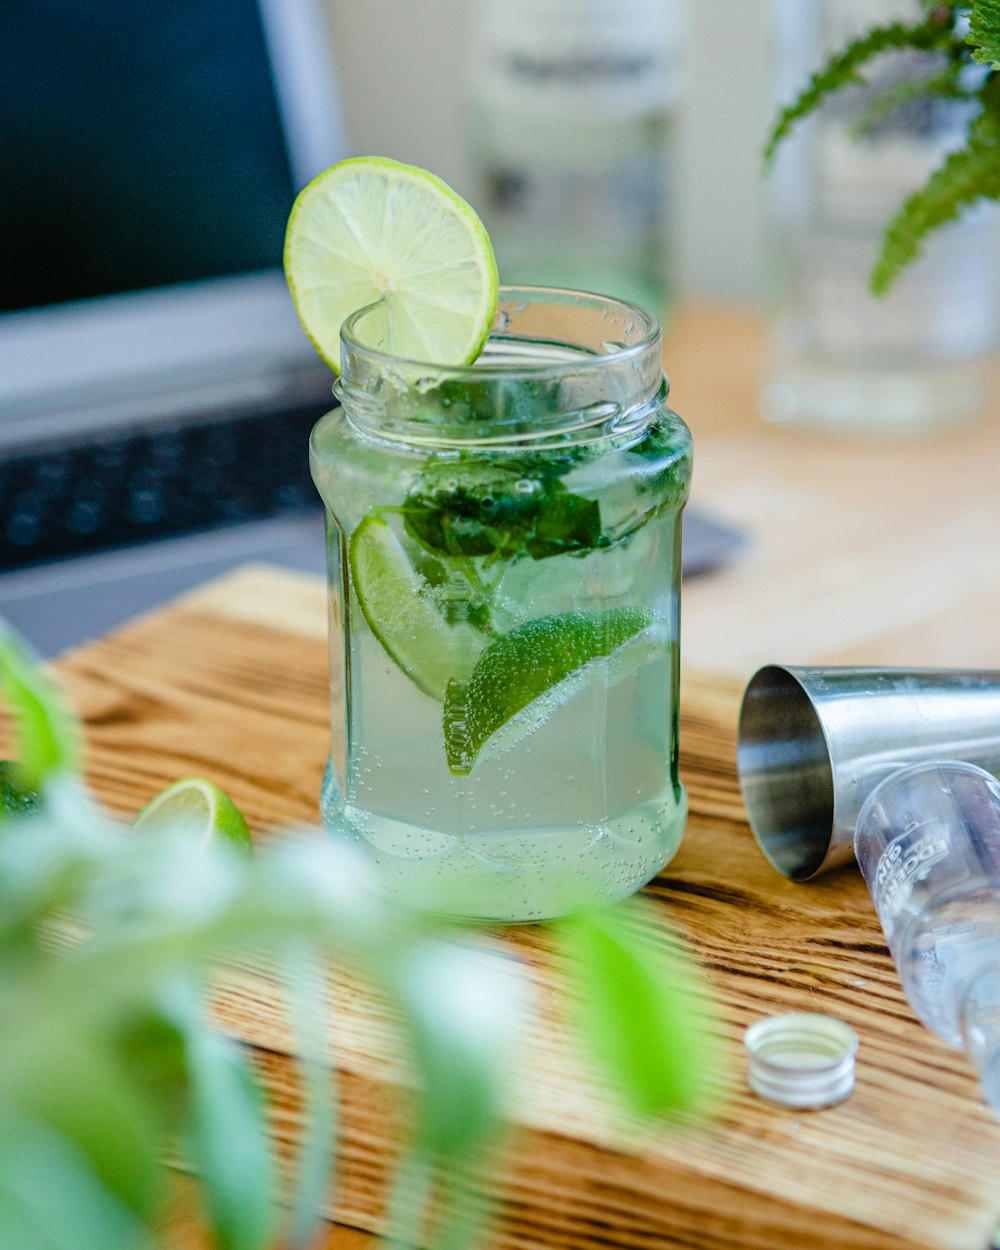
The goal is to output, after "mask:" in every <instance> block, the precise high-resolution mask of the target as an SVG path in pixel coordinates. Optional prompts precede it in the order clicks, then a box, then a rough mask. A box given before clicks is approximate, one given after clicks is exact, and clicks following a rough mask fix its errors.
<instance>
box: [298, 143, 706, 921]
mask: <svg viewBox="0 0 1000 1250" xmlns="http://www.w3.org/2000/svg"><path fill="white" fill-rule="evenodd" d="M356 164H362V163H356ZM373 165H374V166H375V168H376V169H377V170H378V171H381V172H379V174H378V176H379V177H380V178H382V179H383V181H384V180H385V178H386V173H385V171H386V169H387V168H388V169H390V170H391V169H392V166H391V165H390V166H386V164H385V163H373ZM402 168H403V169H404V170H406V167H402ZM357 172H358V171H357V170H355V171H354V175H355V176H357ZM416 172H417V173H418V174H419V171H416ZM412 173H413V171H408V170H407V173H406V176H407V178H410V179H411V180H410V181H409V182H407V183H406V184H405V188H404V192H403V193H401V192H400V188H399V187H398V186H392V187H390V188H388V189H387V188H383V190H384V191H385V194H383V195H382V196H381V197H374V196H373V197H371V198H370V199H369V201H368V203H369V205H371V204H374V203H376V202H379V203H382V204H383V205H390V204H391V205H392V207H391V211H392V212H394V213H399V212H400V211H401V209H402V208H403V207H405V201H406V199H407V194H406V193H407V192H412V191H413V187H414V183H413V180H412V178H411V174H412ZM427 177H429V176H427ZM418 181H419V179H418ZM438 186H439V184H437V183H436V180H433V189H434V191H435V194H439V192H438V191H437V188H438ZM449 194H450V193H449ZM334 198H336V188H334ZM326 207H327V208H328V207H329V206H328V205H327V206H326ZM425 209H426V206H425ZM436 211H440V212H441V213H443V214H444V215H447V214H448V213H449V212H457V213H458V214H459V216H462V215H463V214H464V215H468V214H471V210H470V209H468V208H467V206H464V205H461V202H460V201H457V200H455V199H450V200H449V199H447V198H446V197H445V198H441V197H440V194H439V200H438V203H437V210H436ZM434 215H435V214H434V212H431V213H428V212H427V211H424V212H423V215H422V216H421V218H420V225H419V226H418V227H416V228H415V229H414V231H413V232H412V233H411V234H409V235H407V234H406V232H405V231H404V230H402V229H401V228H400V227H399V223H398V222H393V223H389V224H388V225H387V224H386V223H385V222H379V223H370V226H371V230H370V233H371V237H372V239H374V240H377V241H380V244H382V243H384V241H385V239H386V238H388V237H390V236H392V237H394V238H395V239H396V240H397V241H398V240H399V239H408V240H409V251H408V252H407V262H408V264H410V265H411V268H412V272H414V273H417V274H419V275H420V277H421V280H422V281H423V282H424V283H425V286H424V289H423V291H422V294H421V299H420V300H416V299H414V300H412V301H411V307H410V309H409V313H410V314H411V315H410V316H409V319H408V317H407V316H403V315H402V313H401V309H400V304H403V305H406V304H407V292H406V290H405V287H404V286H402V285H393V279H392V277H391V275H390V277H389V278H388V279H386V270H387V269H388V268H389V267H390V265H389V261H388V260H387V257H386V253H385V251H384V250H383V251H382V252H381V253H380V255H379V256H378V258H377V260H376V261H373V263H372V272H373V273H374V275H375V279H376V280H374V281H373V282H372V287H373V288H374V289H373V292H372V296H373V300H372V302H371V304H370V306H368V307H364V308H361V309H360V310H359V311H356V312H354V313H353V314H351V315H349V316H346V318H343V317H342V318H340V320H339V321H338V327H337V328H338V329H339V331H340V345H341V350H340V367H341V378H340V381H339V383H338V385H337V393H338V395H339V398H340V400H341V407H340V408H338V409H335V410H334V411H332V412H331V413H329V414H328V415H327V416H326V417H324V418H323V419H322V420H321V421H320V422H319V424H318V425H317V427H316V429H315V430H314V432H313V437H312V447H311V457H312V470H313V476H314V479H315V481H316V484H317V487H318V489H319V492H320V494H321V495H322V497H323V500H324V503H325V505H326V509H327V517H328V544H329V566H330V600H331V691H332V708H333V717H334V720H335V722H336V723H337V725H338V727H339V726H342V727H343V733H342V734H341V733H339V732H337V733H335V734H334V749H333V753H332V756H331V760H330V765H329V768H328V770H327V778H326V782H325V785H324V794H323V814H324V819H325V821H326V823H327V824H328V825H329V827H330V828H331V829H333V830H334V831H336V832H338V833H340V834H341V835H345V836H349V837H352V838H356V839H359V840H362V841H364V842H366V843H367V844H368V845H369V846H370V847H371V849H372V851H373V853H374V854H375V856H376V858H377V860H378V862H379V864H380V865H381V867H382V882H383V888H384V890H385V891H386V893H387V894H389V895H391V896H394V897H397V898H399V899H401V900H405V901H406V902H408V903H410V904H414V905H417V906H419V907H423V908H427V909H430V910H434V911H439V912H445V913H449V914H453V915H458V916H464V917H475V918H482V919H497V920H531V919H539V918H542V917H546V916H552V915H556V914H559V913H562V912H566V911H570V910H573V909H576V908H580V907H585V906H593V905H595V904H599V903H602V902H612V901H614V900H616V899H619V898H621V897H623V896H625V895H626V894H629V893H631V892H632V891H634V890H636V889H637V888H639V887H640V886H641V885H642V884H644V883H645V882H646V881H648V880H649V879H650V878H651V877H653V876H654V875H655V874H656V873H657V872H658V871H659V870H660V868H662V866H663V865H664V864H665V863H666V862H667V860H669V858H670V857H671V856H672V855H673V853H674V851H675V850H676V848H677V845H678V843H679V841H680V837H681V834H682V831H683V826H684V820H685V798H684V792H683V789H682V787H681V785H680V782H679V779H678V774H677V679H678V669H677V640H678V591H679V578H680V513H681V509H682V507H683V505H684V502H685V499H686V497H687V491H688V483H689V477H690V465H691V443H690V436H689V434H688V431H687V429H686V427H685V426H684V424H683V422H681V421H680V419H679V418H678V417H677V416H676V415H675V414H674V413H672V412H671V411H670V410H669V409H668V408H667V407H666V403H665V401H666V390H667V388H666V382H665V379H664V378H663V374H662V368H661V362H660V352H661V345H660V331H659V327H658V325H657V324H656V322H655V320H654V319H653V318H652V317H650V316H649V315H648V314H646V313H645V312H643V311H642V310H641V309H639V308H637V307H635V306H632V305H629V304H625V303H621V302H619V301H616V300H614V299H610V298H606V297H602V296H596V295H585V294H581V293H573V292H565V291H548V290H544V289H540V288H534V289H532V288H527V289H517V290H506V289H501V291H500V297H499V308H498V311H497V312H496V315H495V317H491V320H490V325H489V326H488V327H487V331H486V333H487V334H488V337H486V341H485V345H484V346H483V350H482V352H481V354H480V353H478V352H473V351H470V348H469V344H472V345H473V348H476V347H478V344H477V342H476V340H477V339H481V338H482V337H483V335H482V334H480V333H479V332H478V331H477V330H476V328H475V327H472V328H471V329H469V328H467V330H466V334H465V345H464V346H455V347H454V348H453V354H452V356H451V359H450V360H449V359H447V358H442V357H447V355H448V351H449V349H448V345H447V344H445V345H444V348H443V350H441V351H438V352H437V353H436V354H437V356H438V358H437V359H426V358H417V357H415V356H414V354H413V347H412V343H413V342H414V341H415V338H414V336H415V335H419V332H420V331H419V328H417V329H415V328H414V327H415V326H417V327H419V316H420V308H421V307H423V308H424V309H425V310H426V309H427V308H429V307H431V306H432V305H433V299H431V298H430V297H429V296H428V294H427V287H426V282H427V274H428V273H431V274H433V273H434V256H433V254H428V255H427V256H425V257H424V259H423V262H422V263H417V261H416V260H415V258H414V257H415V251H419V250H420V245H421V241H423V242H424V243H426V242H428V240H433V239H435V238H436V239H437V240H438V241H440V239H441V238H442V237H444V236H443V235H442V230H441V226H440V222H435V221H434ZM473 220H474V221H475V219H474V215H473ZM294 223H295V214H293V219H292V224H293V227H294ZM305 224H306V225H307V226H308V227H309V230H310V231H313V230H315V223H313V222H311V221H309V215H308V214H307V216H306V223H305ZM329 224H330V218H329V214H327V218H326V222H325V226H326V228H328V227H329ZM300 225H301V222H300ZM465 225H466V227H467V229H466V233H465V235H464V236H463V235H461V233H460V231H458V230H457V228H456V230H455V231H453V233H452V234H451V236H449V237H450V238H451V239H452V241H453V240H454V238H455V237H456V236H458V237H460V238H462V239H463V240H464V241H465V242H467V241H468V240H472V241H473V243H474V245H475V246H479V245H481V244H482V241H483V239H485V235H483V234H481V233H480V232H478V231H477V230H476V229H475V228H474V226H472V227H470V226H469V225H468V221H466V223H465ZM349 226H350V235H351V238H352V239H353V240H354V243H353V244H352V246H356V243H357V237H358V233H359V230H358V218H357V215H356V211H355V213H354V215H353V216H352V218H351V220H350V222H349ZM304 233H305V231H304ZM316 237H317V236H316V235H315V234H314V235H313V236H312V238H311V240H310V247H315V246H316ZM293 239H294V229H290V233H289V241H290V242H289V253H288V255H289V256H291V253H292V246H293ZM487 244H488V241H487ZM345 250H346V249H345V247H344V246H343V245H341V244H340V243H337V245H336V246H334V245H333V244H331V245H330V248H329V251H330V255H331V257H333V261H332V272H333V274H334V279H333V280H334V283H336V281H337V279H338V275H339V273H340V271H339V270H338V268H337V265H338V264H341V263H343V255H344V253H345ZM473 250H474V248H473ZM310 255H311V256H312V254H310ZM363 267H364V266H363V263H362V265H361V268H362V269H363ZM289 269H290V277H291V276H292V273H293V271H294V269H295V260H294V257H292V259H291V261H290V263H289ZM473 271H477V262H476V261H475V259H473V260H471V261H469V260H468V259H467V261H466V262H465V269H464V271H463V270H462V268H461V266H458V265H452V264H450V263H448V264H445V263H443V264H442V274H444V275H446V276H454V275H456V274H458V275H459V277H461V276H462V273H463V272H464V274H465V276H466V277H468V276H469V273H470V272H473ZM477 272H478V276H479V280H480V281H481V283H482V285H483V286H484V287H485V288H487V289H486V291H485V295H484V294H483V293H482V292H480V297H479V298H478V299H473V298H471V297H470V298H469V299H468V300H467V306H468V307H473V306H474V307H475V308H477V309H478V310H479V313H478V314H477V315H483V312H484V310H487V311H490V312H491V311H492V310H491V309H490V298H489V296H490V292H489V289H488V288H489V284H490V280H491V279H490V266H489V263H488V259H487V261H484V262H482V263H480V264H479V265H478V271H477ZM493 274H494V278H495V270H494V271H493ZM321 285H322V284H317V289H318V288H319V287H321ZM356 285H357V284H356ZM292 289H293V292H294V291H295V290H296V283H295V281H294V280H293V281H292ZM300 289H301V287H300ZM353 298H359V296H358V295H357V294H355V295H354V296H353ZM448 298H449V297H448V296H447V295H443V296H442V297H441V300H442V302H444V303H447V300H448ZM387 299H388V300H389V302H390V303H392V304H395V305H396V307H394V308H391V309H387V308H386V300H387ZM321 302H322V301H321V298H318V303H321ZM301 311H302V310H301V307H300V314H301ZM390 313H391V314H392V316H390V315H389V314H390ZM433 317H438V313H434V314H433ZM433 317H432V320H433ZM393 321H394V324H395V327H396V328H395V329H393V328H392V325H390V322H393ZM341 322H342V324H341ZM435 324H437V325H439V324H440V322H439V321H438V322H435ZM401 327H402V328H403V329H402V335H401V334H400V332H399V331H400V328H401ZM328 329H329V327H326V326H321V327H320V328H319V331H317V327H316V325H315V324H313V325H312V326H311V327H310V332H311V333H312V334H313V337H314V339H316V340H317V342H319V340H320V338H321V336H322V334H323V333H325V332H326V331H327V330H328ZM444 337H445V338H447V335H445V336H444ZM404 340H405V341H404ZM324 355H326V356H327V358H328V359H330V358H331V356H332V352H331V351H330V349H329V347H327V349H326V350H324ZM471 355H475V359H474V360H471V361H470V360H468V359H467V357H469V356H471Z"/></svg>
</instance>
